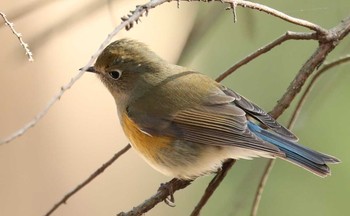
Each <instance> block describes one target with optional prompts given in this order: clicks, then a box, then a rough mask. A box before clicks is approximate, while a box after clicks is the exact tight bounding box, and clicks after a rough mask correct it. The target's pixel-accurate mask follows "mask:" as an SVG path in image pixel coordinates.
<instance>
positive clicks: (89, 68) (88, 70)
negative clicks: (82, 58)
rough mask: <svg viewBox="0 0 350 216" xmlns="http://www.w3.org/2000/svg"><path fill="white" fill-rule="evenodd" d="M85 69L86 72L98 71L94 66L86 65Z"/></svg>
mask: <svg viewBox="0 0 350 216" xmlns="http://www.w3.org/2000/svg"><path fill="white" fill-rule="evenodd" d="M79 70H80V71H82V70H83V68H80V69H79ZM85 71H86V72H91V73H98V72H97V71H96V69H95V67H94V66H91V67H88V68H87V69H86V70H85Z"/></svg>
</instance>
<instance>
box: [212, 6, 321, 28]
mask: <svg viewBox="0 0 350 216" xmlns="http://www.w3.org/2000/svg"><path fill="white" fill-rule="evenodd" d="M216 1H220V2H224V3H228V4H230V5H232V4H234V5H235V6H241V7H243V8H250V9H254V10H258V11H261V12H264V13H267V14H269V15H272V16H275V17H278V18H280V19H282V20H284V21H287V22H290V23H293V24H296V25H299V26H303V27H306V28H308V29H310V30H313V31H316V32H318V33H320V34H327V33H328V31H327V30H326V29H324V28H322V27H321V26H319V25H316V24H314V23H312V22H309V21H306V20H303V19H299V18H295V17H292V16H289V15H287V14H285V13H282V12H280V11H278V10H276V9H273V8H270V7H268V6H265V5H262V4H259V3H255V2H250V1H245V0H216Z"/></svg>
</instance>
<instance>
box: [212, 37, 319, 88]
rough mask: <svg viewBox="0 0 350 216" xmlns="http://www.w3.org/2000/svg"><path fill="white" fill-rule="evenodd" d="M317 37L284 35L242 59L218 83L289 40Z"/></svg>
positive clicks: (221, 76) (220, 77) (313, 38)
mask: <svg viewBox="0 0 350 216" xmlns="http://www.w3.org/2000/svg"><path fill="white" fill-rule="evenodd" d="M316 39H317V35H316V34H315V33H303V32H291V31H288V32H286V33H285V34H284V35H282V36H280V37H279V38H277V39H276V40H274V41H272V42H270V43H269V44H267V45H265V46H263V47H261V48H260V49H258V50H256V51H255V52H253V53H251V54H249V55H248V56H247V57H245V58H244V59H242V60H241V61H239V62H237V63H235V64H234V65H233V66H232V67H230V68H229V69H228V70H227V71H225V72H224V73H222V74H221V75H220V76H219V77H218V78H216V81H218V82H221V81H222V80H223V79H225V78H226V77H227V76H229V75H230V74H232V73H233V72H234V71H236V70H237V69H238V68H240V67H242V66H243V65H245V64H247V63H249V62H250V61H252V60H253V59H255V58H257V57H259V56H260V55H262V54H264V53H266V52H268V51H270V50H271V49H272V48H274V47H276V46H278V45H280V44H281V43H283V42H285V41H287V40H316Z"/></svg>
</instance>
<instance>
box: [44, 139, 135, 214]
mask: <svg viewBox="0 0 350 216" xmlns="http://www.w3.org/2000/svg"><path fill="white" fill-rule="evenodd" d="M130 148H131V146H130V144H128V145H126V146H125V147H124V148H123V149H121V150H120V151H119V152H117V153H116V154H115V155H113V157H112V158H111V159H109V160H108V161H107V162H106V163H104V164H103V165H102V166H101V167H100V168H98V169H97V170H96V171H95V172H94V173H92V174H91V175H90V177H89V178H87V179H86V180H85V181H83V182H82V183H80V184H79V185H78V186H77V187H76V188H75V189H74V190H72V191H71V192H69V193H67V194H66V195H65V196H64V197H63V198H62V199H61V200H60V201H59V202H58V203H56V204H55V205H54V206H53V207H52V208H51V209H50V210H49V211H48V212H47V213H46V214H45V216H49V215H51V214H52V213H53V212H55V211H56V210H57V209H58V208H59V207H60V206H61V205H63V204H66V202H67V200H68V199H69V198H70V197H71V196H73V195H74V194H76V193H77V192H78V191H80V190H81V189H82V188H84V187H85V186H86V185H88V184H89V183H90V182H91V181H92V180H94V179H95V178H96V177H97V176H99V175H100V174H101V173H103V172H104V171H105V170H106V169H107V168H108V167H109V166H110V165H112V164H113V163H114V161H116V160H117V159H118V158H119V157H120V156H122V155H123V154H124V153H125V152H127V151H128V150H129V149H130Z"/></svg>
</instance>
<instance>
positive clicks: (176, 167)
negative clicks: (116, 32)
mask: <svg viewBox="0 0 350 216" xmlns="http://www.w3.org/2000/svg"><path fill="white" fill-rule="evenodd" d="M86 71H88V72H93V73H96V74H97V76H98V77H99V78H100V79H101V81H102V82H103V83H104V84H105V86H106V87H107V88H108V90H109V91H110V93H111V94H112V96H113V97H114V99H115V102H116V105H117V111H118V117H119V120H120V123H121V125H122V128H123V130H124V132H125V135H126V136H127V137H128V139H129V140H130V143H131V145H132V147H133V148H134V149H135V150H136V151H137V152H138V153H139V154H140V155H141V156H142V157H143V159H145V161H146V162H147V163H148V164H150V165H151V166H152V167H153V168H154V169H156V170H158V171H159V172H161V173H163V174H165V175H167V176H171V177H176V178H178V179H194V178H197V177H199V176H203V175H206V174H210V173H213V172H216V171H217V170H218V169H220V168H221V166H222V163H223V162H224V161H225V160H227V159H229V158H232V159H241V158H242V159H251V158H254V157H265V158H281V159H284V160H286V161H289V162H291V163H293V164H296V165H298V166H300V167H302V168H304V169H306V170H308V171H310V172H312V173H314V174H316V175H318V176H320V177H326V176H328V175H330V174H331V172H330V169H329V167H328V166H327V164H334V163H339V162H340V161H339V159H337V158H335V157H333V156H330V155H326V154H323V153H320V152H317V151H314V150H312V149H309V148H307V147H304V146H302V145H300V144H298V143H297V141H298V138H297V137H296V136H295V135H294V134H293V133H292V132H291V131H289V130H288V129H287V128H285V127H284V126H282V125H281V124H279V123H278V122H277V121H276V120H275V119H274V118H272V117H271V116H270V115H269V114H268V113H266V112H265V111H264V110H262V109H261V108H260V107H258V106H257V105H255V104H254V103H252V102H251V101H249V100H248V99H246V98H244V97H243V96H241V95H239V94H238V93H236V92H234V91H233V90H231V89H229V88H227V87H225V86H223V85H222V84H220V83H218V82H216V81H214V80H213V79H211V78H209V77H208V76H206V75H204V74H201V73H199V72H196V71H193V70H191V69H188V68H185V67H181V66H178V65H174V64H170V63H168V62H166V61H165V60H163V59H162V58H160V57H159V56H158V55H156V54H155V53H154V52H152V51H151V50H150V49H149V48H148V47H147V46H146V45H145V44H143V43H141V42H137V41H134V40H131V39H121V40H117V41H115V42H113V43H111V44H110V45H108V46H107V47H106V48H105V49H104V50H103V52H102V53H101V54H100V55H99V57H98V58H97V60H96V63H95V64H94V66H92V67H89V68H88V69H87V70H86ZM257 123H261V124H262V125H263V126H264V128H262V127H260V126H259V125H258V124H257ZM265 128H266V129H265Z"/></svg>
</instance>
